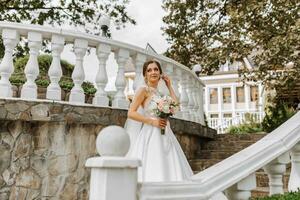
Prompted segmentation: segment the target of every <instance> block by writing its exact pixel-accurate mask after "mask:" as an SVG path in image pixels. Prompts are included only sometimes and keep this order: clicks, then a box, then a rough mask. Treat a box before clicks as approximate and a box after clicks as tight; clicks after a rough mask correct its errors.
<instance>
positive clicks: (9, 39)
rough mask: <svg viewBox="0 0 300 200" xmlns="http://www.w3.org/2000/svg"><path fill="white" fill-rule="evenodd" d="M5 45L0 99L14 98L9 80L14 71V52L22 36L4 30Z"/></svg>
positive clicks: (0, 72) (0, 71)
mask: <svg viewBox="0 0 300 200" xmlns="http://www.w3.org/2000/svg"><path fill="white" fill-rule="evenodd" d="M2 39H3V44H4V46H5V53H4V57H3V59H2V62H1V64H0V76H1V79H0V97H12V89H11V84H10V82H9V78H10V76H11V74H12V73H13V71H14V65H13V57H12V55H13V50H14V48H15V47H16V45H17V44H18V42H19V41H20V35H19V33H18V32H17V31H16V30H11V29H3V31H2Z"/></svg>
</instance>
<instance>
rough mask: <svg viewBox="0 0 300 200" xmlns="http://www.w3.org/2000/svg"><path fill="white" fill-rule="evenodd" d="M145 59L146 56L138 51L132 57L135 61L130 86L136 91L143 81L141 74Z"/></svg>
mask: <svg viewBox="0 0 300 200" xmlns="http://www.w3.org/2000/svg"><path fill="white" fill-rule="evenodd" d="M146 59H147V57H146V56H145V55H143V54H140V53H138V54H137V55H136V56H135V57H134V59H133V60H134V63H135V78H134V81H133V86H132V87H133V90H134V91H136V90H137V89H138V88H139V87H140V86H142V85H143V84H144V82H145V81H144V76H143V65H144V63H145V61H146Z"/></svg>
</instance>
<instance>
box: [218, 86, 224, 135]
mask: <svg viewBox="0 0 300 200" xmlns="http://www.w3.org/2000/svg"><path fill="white" fill-rule="evenodd" d="M222 110H223V90H222V88H221V86H219V87H218V113H219V120H218V122H219V123H218V125H219V127H220V126H221V127H220V128H221V129H222V128H223V113H222ZM222 130H223V129H222Z"/></svg>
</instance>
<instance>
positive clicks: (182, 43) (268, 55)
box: [163, 0, 300, 87]
mask: <svg viewBox="0 0 300 200" xmlns="http://www.w3.org/2000/svg"><path fill="white" fill-rule="evenodd" d="M163 7H164V9H165V10H166V12H167V15H166V16H165V17H164V18H163V21H164V23H165V24H166V25H165V26H164V27H163V31H164V33H165V35H166V36H167V40H168V42H169V43H170V44H171V46H170V48H169V49H168V51H167V52H166V55H168V56H170V57H172V58H173V59H175V60H177V61H178V62H180V63H182V64H185V65H187V66H188V67H191V66H193V65H194V64H201V66H202V70H203V71H202V72H203V73H206V74H212V73H213V72H214V71H216V70H218V69H219V67H220V64H224V63H225V62H226V61H229V62H234V61H240V60H242V59H243V58H244V57H249V56H251V60H252V61H253V64H254V65H255V66H256V67H257V68H256V69H255V70H254V71H251V73H250V71H249V70H248V69H246V68H245V69H243V70H241V71H240V74H241V75H244V76H243V78H244V80H252V79H254V80H262V81H263V84H264V85H267V86H269V87H275V86H276V84H279V85H281V84H283V83H285V82H286V81H288V79H291V80H295V78H300V55H299V54H300V51H299V44H300V20H299V19H300V12H299V9H298V8H299V7H300V1H297V0H287V1H269V0H261V1H252V0H244V1H236V0H220V1H210V0H186V1H181V0H164V1H163ZM289 62H293V63H294V67H293V70H289V71H288V72H286V74H285V75H283V76H270V75H268V74H269V73H270V70H274V69H286V64H287V63H289ZM250 74H251V76H250ZM272 80H276V82H275V83H274V81H272Z"/></svg>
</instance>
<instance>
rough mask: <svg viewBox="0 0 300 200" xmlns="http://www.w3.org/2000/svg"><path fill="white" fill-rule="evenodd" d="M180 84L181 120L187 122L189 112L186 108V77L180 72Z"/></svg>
mask: <svg viewBox="0 0 300 200" xmlns="http://www.w3.org/2000/svg"><path fill="white" fill-rule="evenodd" d="M180 82H181V95H180V108H181V114H182V118H183V119H185V120H189V111H188V108H187V106H188V103H189V98H188V95H187V84H188V75H187V74H186V72H182V75H181V81H180Z"/></svg>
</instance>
